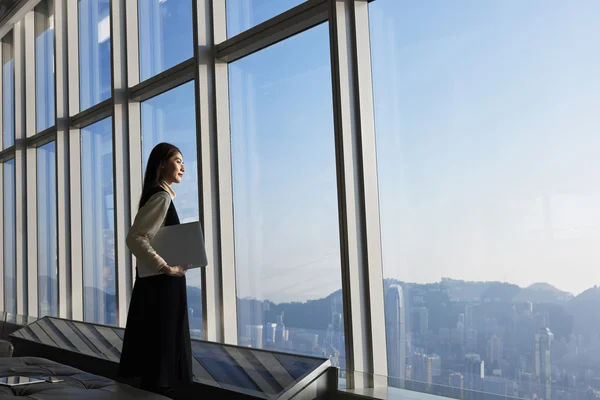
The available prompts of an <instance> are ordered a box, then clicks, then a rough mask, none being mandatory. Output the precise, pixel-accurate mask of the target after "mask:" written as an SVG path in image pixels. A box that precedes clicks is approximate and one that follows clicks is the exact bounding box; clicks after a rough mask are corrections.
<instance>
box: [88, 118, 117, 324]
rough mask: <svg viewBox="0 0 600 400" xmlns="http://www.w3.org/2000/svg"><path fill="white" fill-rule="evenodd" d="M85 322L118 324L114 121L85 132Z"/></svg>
mask: <svg viewBox="0 0 600 400" xmlns="http://www.w3.org/2000/svg"><path fill="white" fill-rule="evenodd" d="M81 190H82V192H81V200H82V212H83V216H84V218H83V219H82V228H83V237H82V239H83V285H84V313H83V317H84V320H85V321H87V322H95V323H100V324H109V325H115V324H116V323H117V310H116V285H115V234H114V200H113V159H112V120H111V118H106V119H104V120H102V121H100V122H97V123H95V124H93V125H90V126H88V127H86V128H83V129H82V130H81Z"/></svg>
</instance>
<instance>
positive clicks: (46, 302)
mask: <svg viewBox="0 0 600 400" xmlns="http://www.w3.org/2000/svg"><path fill="white" fill-rule="evenodd" d="M56 213H57V205H56V143H55V142H50V143H48V144H46V145H44V146H41V147H38V148H37V237H38V243H37V253H38V254H37V260H38V289H39V290H38V293H39V294H38V301H39V311H38V315H39V316H40V317H43V316H45V315H51V316H55V317H56V316H58V265H57V239H56V238H57V234H58V232H57V225H56Z"/></svg>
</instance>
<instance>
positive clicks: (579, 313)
mask: <svg viewBox="0 0 600 400" xmlns="http://www.w3.org/2000/svg"><path fill="white" fill-rule="evenodd" d="M566 308H567V312H568V313H569V314H571V315H573V318H574V323H573V333H575V334H579V333H582V334H598V332H600V313H599V310H600V288H599V287H597V286H594V287H593V288H591V289H588V290H586V291H585V292H583V293H581V294H580V295H579V296H577V297H575V298H574V299H573V300H571V301H570V302H569V303H568V304H567V307H566Z"/></svg>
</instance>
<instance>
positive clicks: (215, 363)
mask: <svg viewBox="0 0 600 400" xmlns="http://www.w3.org/2000/svg"><path fill="white" fill-rule="evenodd" d="M1 317H2V315H0V318H1ZM6 317H8V318H10V317H11V316H10V315H6ZM26 323H28V325H27V326H24V327H22V328H20V329H19V330H17V331H15V332H13V333H12V334H11V335H10V336H11V339H12V338H15V339H19V340H26V341H29V342H34V343H38V344H43V345H45V346H50V347H54V348H57V349H61V350H67V351H70V352H73V353H79V354H83V355H86V356H91V357H95V358H99V359H104V360H110V361H113V362H119V359H120V357H121V349H122V346H123V334H124V329H121V328H117V327H107V326H101V325H95V324H90V323H84V322H77V321H71V320H65V319H59V318H51V317H45V318H41V319H37V320H35V319H34V320H30V321H27V322H26ZM192 354H193V358H192V368H193V372H194V380H196V381H199V382H200V383H203V384H208V385H210V386H216V387H222V388H226V389H227V390H233V391H235V392H241V393H244V394H247V395H251V396H253V398H254V397H256V396H257V397H258V398H281V397H282V396H283V395H284V394H285V393H286V392H288V391H289V390H290V389H292V388H293V387H294V386H295V385H297V384H298V383H299V382H300V381H301V380H302V379H304V378H306V377H307V376H308V375H309V374H311V373H317V374H320V373H322V372H324V370H325V368H327V364H326V363H325V361H326V359H324V358H315V357H302V356H297V355H290V354H282V353H273V352H267V351H262V350H256V349H250V348H246V347H241V346H232V345H224V344H220V343H211V342H205V341H197V340H192Z"/></svg>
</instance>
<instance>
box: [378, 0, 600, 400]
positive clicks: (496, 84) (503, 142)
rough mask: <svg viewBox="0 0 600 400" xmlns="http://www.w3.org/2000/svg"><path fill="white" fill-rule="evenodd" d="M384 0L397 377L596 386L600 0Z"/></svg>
mask: <svg viewBox="0 0 600 400" xmlns="http://www.w3.org/2000/svg"><path fill="white" fill-rule="evenodd" d="M369 7H370V8H369V10H370V18H371V20H370V27H371V35H372V36H371V46H372V60H373V87H374V96H375V108H374V109H375V118H376V133H377V152H378V171H379V190H380V202H381V230H382V240H383V262H384V278H385V281H384V288H385V291H386V296H385V299H386V305H385V307H386V320H387V321H386V322H387V324H386V326H387V335H386V336H387V338H388V362H389V366H390V367H389V373H390V375H391V376H393V377H394V378H396V379H395V380H394V382H395V383H396V384H400V383H401V381H400V379H401V378H406V379H407V380H411V381H412V382H410V385H412V386H410V387H411V388H417V389H423V390H425V389H424V388H426V387H427V386H426V384H431V383H433V384H440V385H445V386H455V387H464V389H468V390H482V391H484V392H491V393H495V394H500V395H503V396H504V395H506V396H509V397H519V398H530V399H531V398H536V397H537V398H542V399H546V400H548V399H552V400H554V399H566V398H573V399H575V398H581V399H583V398H585V397H586V396H587V394H586V391H587V390H588V389H587V388H588V387H590V386H589V385H590V382H591V381H590V378H591V377H598V376H600V375H599V374H600V368H599V367H598V365H600V350H599V348H598V346H597V343H598V327H599V325H598V324H597V319H594V322H592V321H590V319H589V318H590V317H589V315H591V314H590V313H592V314H595V311H592V310H596V309H597V307H598V305H599V304H600V300H599V299H600V297H599V291H598V290H597V289H595V288H593V286H594V285H596V284H598V283H599V282H600V270H599V269H598V267H597V266H598V264H599V263H600V247H598V243H599V242H600V189H599V188H598V185H597V182H598V181H600V168H598V167H599V165H598V151H597V149H598V148H599V146H600V135H598V128H599V127H600V113H598V106H599V105H600V81H599V80H598V79H597V74H598V70H600V57H599V55H598V51H597V50H598V48H599V47H600V30H599V29H598V23H597V19H598V18H597V16H598V15H600V3H598V2H568V3H565V2H558V1H553V2H547V1H543V0H533V1H528V2H518V1H510V2H509V1H501V2H473V1H470V2H467V1H453V2H448V1H442V0H436V1H433V0H432V1H428V2H425V3H423V2H407V1H397V0H377V1H374V2H372V3H370V5H369ZM574 296H577V297H574ZM583 354H585V357H584V358H582V355H583ZM403 364H404V367H402V365H403ZM424 365H425V366H427V368H425V367H423V366H424ZM429 366H431V368H429ZM588 366H589V367H588ZM588 368H589V369H588ZM584 371H586V372H584ZM481 372H483V377H482V375H481ZM593 379H595V378H593ZM416 381H420V382H424V384H423V385H420V386H419V385H417V383H416ZM406 385H407V387H408V385H409V382H407V383H406ZM562 390H565V391H566V393H565V392H561V391H562Z"/></svg>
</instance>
